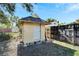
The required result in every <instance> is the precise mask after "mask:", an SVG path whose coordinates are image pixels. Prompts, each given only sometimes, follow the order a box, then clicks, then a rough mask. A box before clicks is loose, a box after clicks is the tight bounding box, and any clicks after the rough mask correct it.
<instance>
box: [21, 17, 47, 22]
mask: <svg viewBox="0 0 79 59" xmlns="http://www.w3.org/2000/svg"><path fill="white" fill-rule="evenodd" d="M20 20H25V21H33V22H45V21H44V20H42V19H41V18H35V17H32V16H28V17H24V18H21V19H20Z"/></svg>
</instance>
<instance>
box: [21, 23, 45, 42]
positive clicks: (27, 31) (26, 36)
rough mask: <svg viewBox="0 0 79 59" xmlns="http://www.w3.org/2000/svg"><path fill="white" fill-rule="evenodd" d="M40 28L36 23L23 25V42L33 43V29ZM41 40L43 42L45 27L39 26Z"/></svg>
mask: <svg viewBox="0 0 79 59" xmlns="http://www.w3.org/2000/svg"><path fill="white" fill-rule="evenodd" d="M34 26H40V24H36V23H24V24H23V28H22V30H23V41H24V42H25V43H30V42H34V39H33V27H34ZM41 40H42V41H43V40H45V27H44V25H42V26H41Z"/></svg>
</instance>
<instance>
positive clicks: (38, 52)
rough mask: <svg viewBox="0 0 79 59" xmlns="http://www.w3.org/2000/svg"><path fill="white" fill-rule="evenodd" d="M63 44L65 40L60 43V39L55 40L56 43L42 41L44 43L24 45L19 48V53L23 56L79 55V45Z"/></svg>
mask: <svg viewBox="0 0 79 59" xmlns="http://www.w3.org/2000/svg"><path fill="white" fill-rule="evenodd" d="M58 43H59V44H58ZM63 44H64V43H63V42H62V43H60V42H58V41H57V42H56V41H54V43H42V44H36V45H31V46H28V47H23V49H22V50H21V49H19V48H18V50H17V53H18V54H17V55H21V56H74V55H76V56H78V55H79V50H77V49H78V48H79V47H75V46H73V47H72V45H70V44H67V43H66V44H67V45H66V44H65V45H63ZM68 45H70V46H68ZM67 46H68V47H67ZM70 47H72V48H70ZM75 48H76V49H75ZM20 50H21V51H20Z"/></svg>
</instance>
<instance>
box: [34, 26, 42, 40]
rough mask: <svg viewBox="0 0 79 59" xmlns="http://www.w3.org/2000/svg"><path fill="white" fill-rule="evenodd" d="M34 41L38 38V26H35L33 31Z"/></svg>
mask: <svg viewBox="0 0 79 59" xmlns="http://www.w3.org/2000/svg"><path fill="white" fill-rule="evenodd" d="M33 37H34V41H39V40H41V39H40V26H35V27H34V31H33Z"/></svg>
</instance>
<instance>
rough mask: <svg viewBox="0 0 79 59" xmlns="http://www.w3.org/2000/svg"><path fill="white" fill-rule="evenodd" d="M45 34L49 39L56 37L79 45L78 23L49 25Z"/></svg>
mask: <svg viewBox="0 0 79 59" xmlns="http://www.w3.org/2000/svg"><path fill="white" fill-rule="evenodd" d="M47 30H48V29H47ZM47 35H48V36H47V38H49V39H57V40H61V41H67V42H70V43H73V44H77V45H79V24H77V23H72V24H67V25H61V26H50V29H49V30H48V34H47Z"/></svg>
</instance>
